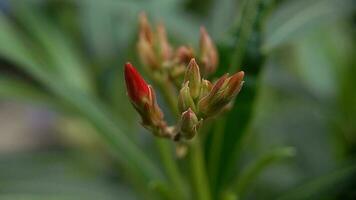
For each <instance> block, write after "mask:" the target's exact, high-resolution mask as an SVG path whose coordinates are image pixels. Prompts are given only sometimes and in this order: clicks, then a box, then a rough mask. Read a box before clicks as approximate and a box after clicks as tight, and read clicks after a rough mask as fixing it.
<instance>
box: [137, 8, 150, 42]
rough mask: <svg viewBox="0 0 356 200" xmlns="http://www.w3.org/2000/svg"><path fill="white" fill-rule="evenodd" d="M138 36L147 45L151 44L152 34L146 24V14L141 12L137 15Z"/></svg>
mask: <svg viewBox="0 0 356 200" xmlns="http://www.w3.org/2000/svg"><path fill="white" fill-rule="evenodd" d="M139 26H140V31H139V35H140V37H142V38H143V39H145V40H146V41H147V42H148V43H150V44H153V32H152V28H151V25H150V23H149V22H148V19H147V15H146V13H144V12H142V13H140V15H139Z"/></svg>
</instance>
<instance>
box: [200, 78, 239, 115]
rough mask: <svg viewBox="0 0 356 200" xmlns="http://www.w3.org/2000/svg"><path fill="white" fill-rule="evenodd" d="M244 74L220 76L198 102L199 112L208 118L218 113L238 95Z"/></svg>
mask: <svg viewBox="0 0 356 200" xmlns="http://www.w3.org/2000/svg"><path fill="white" fill-rule="evenodd" d="M243 77H244V72H242V71H241V72H238V73H236V74H234V75H233V76H231V77H229V76H228V74H225V75H224V76H222V77H221V78H220V79H219V80H218V81H217V82H216V83H215V84H214V86H213V88H212V89H211V91H210V92H209V94H208V95H206V96H204V97H203V98H201V99H200V101H199V102H198V108H199V112H200V113H201V114H202V115H203V116H204V117H210V116H213V115H215V114H217V113H220V112H221V111H222V110H223V109H224V108H225V107H226V106H227V105H228V104H229V103H230V102H231V101H232V99H233V98H234V97H235V96H236V95H237V94H238V93H239V91H240V89H241V87H242V84H243V81H242V79H243Z"/></svg>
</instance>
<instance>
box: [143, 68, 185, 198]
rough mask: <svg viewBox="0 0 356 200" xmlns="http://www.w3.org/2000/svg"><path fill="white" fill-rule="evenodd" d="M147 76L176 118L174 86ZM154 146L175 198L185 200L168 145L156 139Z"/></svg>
mask: <svg viewBox="0 0 356 200" xmlns="http://www.w3.org/2000/svg"><path fill="white" fill-rule="evenodd" d="M147 74H148V75H149V76H150V78H151V80H153V81H154V82H155V85H156V86H157V87H159V90H160V92H161V93H162V95H163V97H164V99H165V101H166V102H167V104H168V107H169V108H170V111H171V112H172V114H173V115H174V117H175V118H178V117H179V111H178V102H177V98H176V96H177V94H176V92H175V87H174V85H172V83H170V82H169V81H167V80H168V79H166V78H165V77H157V76H154V74H152V72H150V71H147ZM156 146H157V149H158V151H159V154H160V157H161V159H162V162H163V165H164V168H165V171H166V173H167V175H168V176H169V178H170V180H171V182H172V184H173V185H174V187H173V188H175V189H176V191H177V192H178V194H177V195H176V196H177V198H178V199H179V198H182V199H187V196H188V193H187V187H186V184H185V181H184V179H183V176H182V174H181V172H180V170H179V168H178V164H177V162H176V161H175V160H174V158H173V155H172V154H171V149H170V146H169V145H168V143H167V141H163V140H161V139H160V138H159V139H156Z"/></svg>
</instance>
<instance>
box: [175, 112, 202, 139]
mask: <svg viewBox="0 0 356 200" xmlns="http://www.w3.org/2000/svg"><path fill="white" fill-rule="evenodd" d="M200 125H201V121H199V120H198V118H197V116H196V115H195V113H194V112H193V111H192V109H190V108H188V110H187V111H185V112H183V113H182V116H181V119H180V132H181V133H182V136H183V137H184V138H185V139H188V140H189V139H192V138H193V137H194V136H195V135H196V134H197V133H198V129H199V127H200Z"/></svg>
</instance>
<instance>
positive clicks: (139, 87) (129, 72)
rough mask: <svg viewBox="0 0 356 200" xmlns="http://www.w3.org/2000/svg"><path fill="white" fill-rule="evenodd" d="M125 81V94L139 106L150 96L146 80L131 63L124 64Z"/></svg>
mask: <svg viewBox="0 0 356 200" xmlns="http://www.w3.org/2000/svg"><path fill="white" fill-rule="evenodd" d="M125 81H126V88H127V94H128V96H129V97H130V100H131V102H132V103H133V104H135V105H136V106H140V105H142V104H143V103H144V101H145V99H146V100H147V99H148V98H149V96H150V89H149V87H148V84H147V83H146V81H145V80H144V79H143V78H142V77H141V75H140V74H139V73H138V72H137V70H136V69H135V68H134V67H133V66H132V64H131V63H129V62H128V63H126V64H125Z"/></svg>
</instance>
